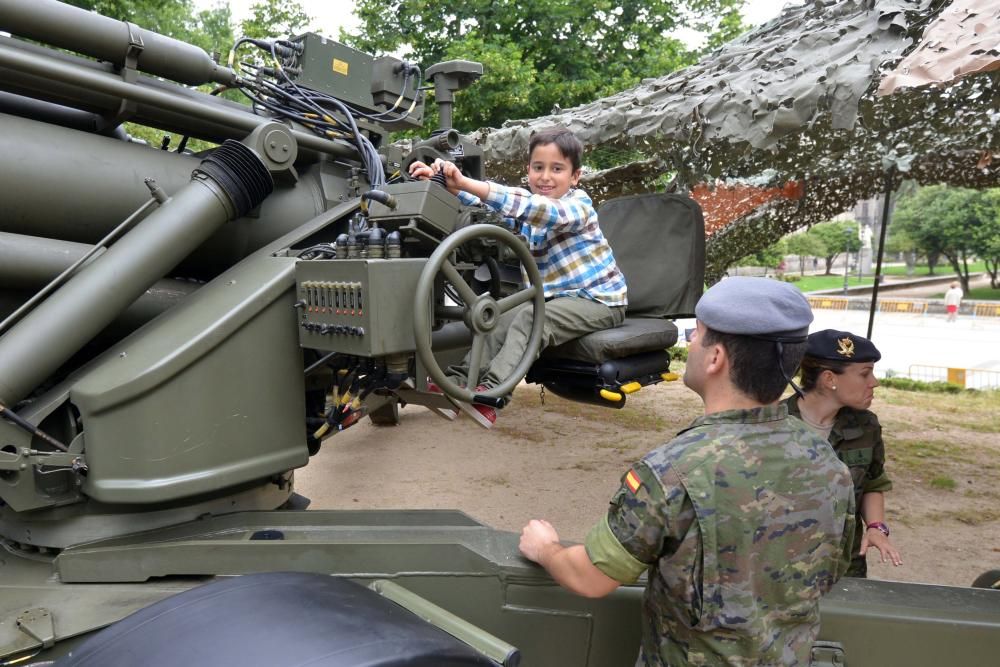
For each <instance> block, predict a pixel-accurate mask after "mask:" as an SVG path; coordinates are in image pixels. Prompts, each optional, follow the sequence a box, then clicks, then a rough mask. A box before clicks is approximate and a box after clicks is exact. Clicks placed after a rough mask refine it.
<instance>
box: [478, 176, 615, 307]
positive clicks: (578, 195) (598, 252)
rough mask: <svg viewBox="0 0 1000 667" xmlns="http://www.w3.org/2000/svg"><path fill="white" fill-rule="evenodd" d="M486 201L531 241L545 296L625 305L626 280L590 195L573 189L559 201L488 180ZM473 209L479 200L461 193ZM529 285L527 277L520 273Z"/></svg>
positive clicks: (532, 252)
mask: <svg viewBox="0 0 1000 667" xmlns="http://www.w3.org/2000/svg"><path fill="white" fill-rule="evenodd" d="M489 185H490V194H489V196H488V197H487V198H486V201H485V202H482V203H485V204H486V205H487V206H489V207H490V208H492V209H494V210H495V211H497V212H499V213H500V214H501V215H503V216H504V217H505V218H506V219H507V224H508V225H510V226H511V227H512V230H513V232H514V233H515V234H520V235H522V236H524V237H525V238H526V239H528V248H529V249H530V250H531V254H532V256H534V258H535V263H536V264H538V271H539V273H541V275H542V283H543V285H544V291H545V298H546V299H551V298H553V297H557V296H577V297H582V298H585V299H591V300H592V301H598V302H600V303H603V304H604V305H606V306H624V305H626V304H627V300H626V289H625V276H624V275H623V274H622V272H621V270H620V269H619V268H618V264H616V263H615V258H614V255H613V254H612V253H611V246H610V245H608V241H607V239H606V238H604V234H603V233H602V232H601V228H600V227H598V226H597V211H596V210H594V204H593V202H592V201H591V199H590V197H589V196H588V195H587V193H586V192H584V191H583V190H580V189H576V188H574V189H571V190H570V191H569V192H567V193H566V194H565V195H563V197H562V198H561V199H559V200H554V199H550V198H548V197H544V196H542V195H535V194H532V193H531V192H530V191H528V190H525V189H523V188H509V187H507V186H504V185H500V184H498V183H493V182H492V181H491V182H490V184H489ZM458 198H459V200H460V201H461V202H462V203H463V204H465V205H467V206H473V205H476V204H479V203H480V200H479V198H478V197H476V196H474V195H471V194H469V193H467V192H459V193H458ZM521 273H522V275H523V276H524V278H525V281H527V274H525V273H524V271H523V269H522V271H521Z"/></svg>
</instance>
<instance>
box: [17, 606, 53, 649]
mask: <svg viewBox="0 0 1000 667" xmlns="http://www.w3.org/2000/svg"><path fill="white" fill-rule="evenodd" d="M17 627H18V628H20V630H21V632H23V633H25V634H26V635H28V636H29V637H31V638H32V639H34V640H35V641H39V642H41V643H42V648H51V647H52V646H54V645H55V643H56V628H55V624H54V623H53V622H52V614H51V613H50V612H49V610H48V609H46V608H45V607H36V608H35V609H28V610H27V611H23V612H21V613H20V614H18V616H17Z"/></svg>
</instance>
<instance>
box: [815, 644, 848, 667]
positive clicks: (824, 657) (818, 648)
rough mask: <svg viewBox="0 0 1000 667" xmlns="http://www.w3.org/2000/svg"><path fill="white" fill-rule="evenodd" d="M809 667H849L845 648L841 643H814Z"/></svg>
mask: <svg viewBox="0 0 1000 667" xmlns="http://www.w3.org/2000/svg"><path fill="white" fill-rule="evenodd" d="M809 667H847V654H846V653H844V646H843V645H842V644H841V643H840V642H831V641H822V640H821V641H816V642H814V643H813V645H812V651H811V652H810V653H809Z"/></svg>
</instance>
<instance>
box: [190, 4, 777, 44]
mask: <svg viewBox="0 0 1000 667" xmlns="http://www.w3.org/2000/svg"><path fill="white" fill-rule="evenodd" d="M254 1H255V0H230V1H229V3H228V4H229V7H230V9H231V10H232V12H233V18H234V19H235V20H236V21H240V20H242V19H243V18H245V17H246V16H247V15H248V14H249V11H250V6H251V5H253V3H254ZM195 4H196V5H198V6H203V7H209V6H212V5H215V4H217V0H195ZM299 4H301V5H302V7H303V9H305V12H306V14H308V15H309V16H311V17H313V19H314V23H313V25H312V26H310V27H312V28H314V29H316V31H317V32H319V33H321V34H325V35H327V36H328V37H333V38H336V36H337V35H338V34H339V32H340V28H341V27H345V28H347V29H351V28H353V27H355V26H357V20H356V19H355V18H354V12H353V9H352V8H353V6H354V3H353V2H350V1H349V0H299ZM785 4H794V3H793V2H791V0H747V2H746V6H745V7H744V9H743V16H744V18H745V20H746V22H747V23H749V24H751V25H755V26H756V25H760V24H761V23H764V22H765V21H768V20H770V19H772V18H774V17H775V16H777V15H778V14H780V13H781V8H782V7H783V6H784V5H785Z"/></svg>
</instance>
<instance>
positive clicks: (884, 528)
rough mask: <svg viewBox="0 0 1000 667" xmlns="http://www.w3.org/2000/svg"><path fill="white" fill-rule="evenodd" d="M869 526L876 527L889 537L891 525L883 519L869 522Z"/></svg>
mask: <svg viewBox="0 0 1000 667" xmlns="http://www.w3.org/2000/svg"><path fill="white" fill-rule="evenodd" d="M868 528H874V529H875V530H877V531H878V532H880V533H882V534H883V535H885V536H886V537H889V526H887V525H885V524H884V523H882V522H881V521H872V522H871V523H870V524H868Z"/></svg>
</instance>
